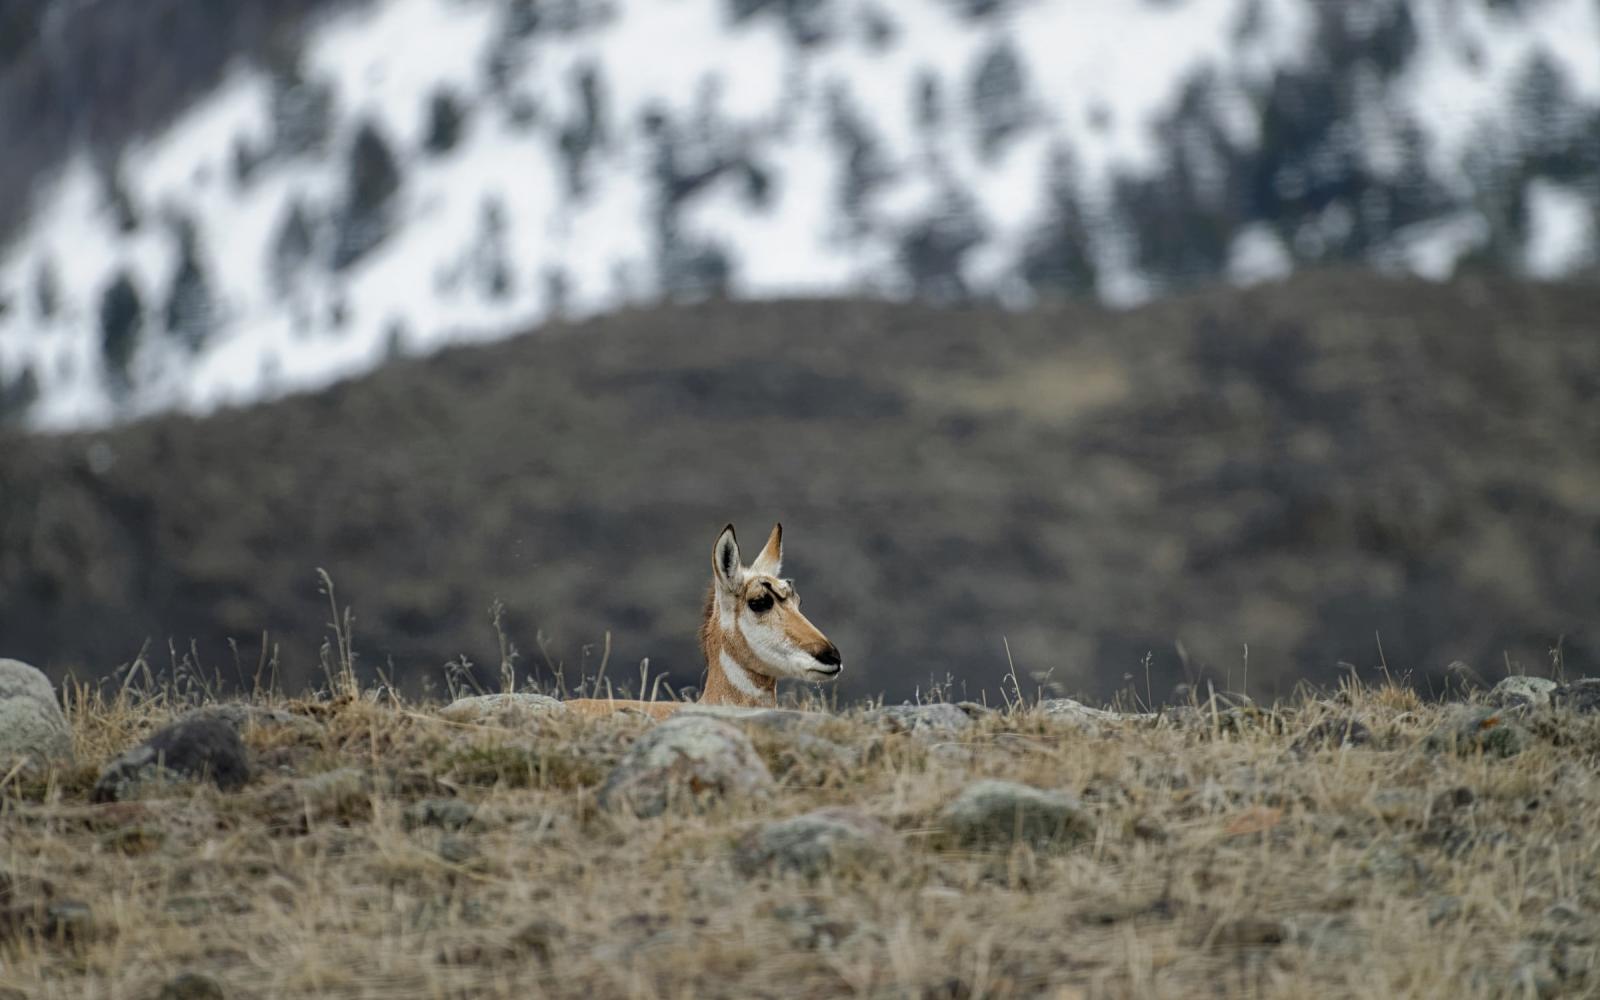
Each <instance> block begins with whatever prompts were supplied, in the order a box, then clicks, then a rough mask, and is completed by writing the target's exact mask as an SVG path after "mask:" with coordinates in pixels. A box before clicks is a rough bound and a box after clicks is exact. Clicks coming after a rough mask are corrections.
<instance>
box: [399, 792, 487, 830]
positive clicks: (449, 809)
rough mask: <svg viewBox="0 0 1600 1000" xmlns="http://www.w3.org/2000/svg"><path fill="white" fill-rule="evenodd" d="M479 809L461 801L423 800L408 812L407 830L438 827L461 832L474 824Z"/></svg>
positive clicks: (412, 806)
mask: <svg viewBox="0 0 1600 1000" xmlns="http://www.w3.org/2000/svg"><path fill="white" fill-rule="evenodd" d="M476 813H477V809H476V808H475V807H474V806H473V805H472V804H471V803H470V802H463V801H461V800H460V799H423V800H422V801H420V802H414V803H412V805H411V806H410V808H408V809H407V810H406V813H405V824H406V828H407V829H415V828H416V827H419V826H436V827H439V828H440V829H444V830H460V829H462V828H464V827H466V826H467V824H469V823H471V822H472V817H473V816H474V815H475V814H476Z"/></svg>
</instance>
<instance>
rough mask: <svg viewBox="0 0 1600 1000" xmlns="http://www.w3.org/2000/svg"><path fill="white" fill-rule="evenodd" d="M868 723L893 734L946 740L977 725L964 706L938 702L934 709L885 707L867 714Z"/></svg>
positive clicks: (919, 706) (909, 706)
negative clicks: (882, 727)
mask: <svg viewBox="0 0 1600 1000" xmlns="http://www.w3.org/2000/svg"><path fill="white" fill-rule="evenodd" d="M862 718H863V719H865V720H866V721H868V722H871V723H875V724H877V725H881V726H884V727H885V728H887V729H889V730H890V731H891V732H896V733H910V734H911V735H913V736H925V737H935V738H943V737H947V736H953V735H955V734H956V733H959V732H961V731H963V730H966V729H971V728H972V726H973V725H974V723H973V721H972V716H971V715H970V714H969V713H968V712H967V711H966V710H965V709H963V708H962V707H961V706H959V705H951V704H947V703H944V702H937V703H934V704H931V705H885V706H883V707H882V708H874V709H871V710H870V711H868V712H866V713H864V714H863V715H862Z"/></svg>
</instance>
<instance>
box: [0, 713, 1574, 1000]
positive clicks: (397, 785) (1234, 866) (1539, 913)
mask: <svg viewBox="0 0 1600 1000" xmlns="http://www.w3.org/2000/svg"><path fill="white" fill-rule="evenodd" d="M69 700H70V701H71V707H72V710H73V711H72V723H73V725H74V728H75V731H76V734H77V741H78V749H79V752H80V762H81V763H80V767H79V768H77V769H75V770H69V771H64V772H58V773H56V774H53V775H49V776H45V777H39V778H29V779H21V778H17V779H14V780H12V781H11V782H10V783H9V784H8V785H7V786H6V787H5V789H4V792H3V795H4V798H3V799H0V872H3V873H4V875H5V878H4V879H0V892H6V891H9V893H10V896H11V898H10V900H8V901H6V912H7V913H8V914H9V916H8V917H7V919H6V920H5V921H4V922H0V983H4V984H6V985H8V986H11V987H14V988H16V989H20V990H21V995H23V996H25V997H29V998H43V997H73V998H78V997H82V998H122V997H129V998H146V997H154V996H156V995H157V993H158V991H159V989H160V986H161V984H162V983H164V982H166V981H168V980H170V979H172V978H173V977H174V976H177V975H178V974H180V973H184V972H196V973H201V974H204V975H208V976H211V977H213V978H214V979H215V980H217V981H218V982H219V983H221V984H223V986H224V988H225V990H226V993H227V995H228V996H229V997H440V998H443V997H501V996H504V997H525V996H542V995H550V996H573V997H586V998H595V997H611V996H628V997H657V996H660V997H759V996H808V997H809V996H819V997H821V996H830V997H831V996H866V997H913V998H923V997H927V998H934V997H939V998H957V997H980V996H985V997H986V996H994V997H1010V996H1051V997H1062V998H1065V997H1080V996H1081V997H1100V996H1106V997H1121V996H1138V997H1190V996H1211V995H1237V996H1292V997H1297V998H1307V997H1312V996H1319V997H1320V996H1363V997H1371V996H1449V997H1452V998H1465V997H1480V996H1482V997H1488V996H1521V995H1534V991H1536V990H1544V991H1545V992H1546V993H1549V992H1552V991H1553V992H1557V993H1571V994H1583V993H1585V992H1592V991H1593V990H1594V989H1595V983H1596V982H1597V981H1600V978H1590V977H1589V976H1588V973H1587V971H1586V970H1587V968H1588V965H1589V960H1590V958H1591V956H1592V952H1593V948H1594V942H1595V940H1597V938H1596V934H1597V933H1600V931H1597V928H1600V925H1597V924H1596V923H1595V922H1594V921H1593V919H1592V916H1591V915H1593V914H1597V913H1600V889H1597V887H1596V882H1595V875H1596V870H1597V861H1600V839H1597V838H1596V837H1595V836H1594V834H1593V831H1594V830H1595V829H1596V828H1600V786H1597V784H1596V782H1595V780H1594V778H1593V774H1594V770H1595V764H1596V761H1597V751H1600V725H1597V724H1596V722H1595V721H1593V720H1590V719H1580V718H1577V717H1561V716H1554V715H1553V716H1550V717H1549V719H1548V720H1547V721H1546V722H1545V723H1541V724H1540V725H1539V726H1537V727H1535V736H1534V738H1533V739H1532V741H1531V743H1530V745H1529V747H1528V749H1527V750H1526V751H1525V752H1523V753H1522V754H1520V755H1519V756H1516V757H1514V758H1511V759H1506V760H1501V759H1488V758H1483V757H1478V756H1462V757H1457V756H1450V755H1439V754H1431V753H1429V752H1428V751H1427V750H1426V749H1425V748H1424V747H1423V745H1422V740H1423V737H1424V736H1425V735H1426V734H1427V732H1428V731H1429V730H1430V728H1431V727H1432V725H1433V724H1434V722H1435V717H1436V716H1437V715H1438V714H1439V713H1440V712H1441V711H1442V709H1441V708H1439V707H1436V706H1424V705H1417V704H1415V703H1413V702H1412V701H1411V700H1410V699H1408V698H1405V697H1402V696H1399V695H1397V693H1396V692H1393V691H1383V690H1379V691H1370V690H1357V691H1353V692H1352V691H1345V692H1342V693H1341V695H1339V696H1337V697H1334V698H1330V699H1326V700H1314V699H1309V698H1308V699H1305V700H1302V701H1299V702H1296V703H1294V704H1293V705H1289V706H1285V707H1281V708H1279V709H1277V710H1274V711H1271V712H1263V713H1237V714H1236V715H1235V716H1233V717H1232V718H1231V719H1227V718H1220V717H1213V721H1214V722H1220V723H1223V724H1222V725H1216V724H1207V723H1192V724H1190V725H1187V726H1185V725H1174V724H1167V723H1162V724H1159V725H1150V724H1143V723H1140V724H1135V723H1128V724H1121V725H1118V726H1115V727H1111V728H1108V729H1106V730H1105V731H1103V732H1096V733H1084V732H1080V731H1079V730H1077V729H1075V728H1072V727H1070V726H1067V725H1065V724H1062V723H1060V722H1054V721H1052V720H1050V719H1048V718H1047V717H1045V715H1044V714H1043V713H1041V712H1039V711H1038V710H1037V709H1026V708H1025V709H1021V710H1016V711H1008V712H1000V713H993V714H990V715H987V716H985V717H984V718H982V719H981V720H980V721H979V723H978V725H977V726H976V727H975V728H973V729H972V730H969V731H968V732H966V733H965V734H964V735H963V736H962V737H961V738H960V739H959V740H952V741H944V742H939V741H931V740H926V739H918V738H914V737H912V736H908V735H903V734H891V733H886V732H885V731H884V730H882V729H881V728H878V727H877V726H875V725H873V724H872V723H871V722H870V721H868V720H866V719H864V718H862V717H861V713H859V712H848V713H845V714H843V715H841V716H840V717H839V718H838V719H837V720H833V721H829V722H827V723H826V724H825V725H824V726H823V727H822V728H821V729H820V730H819V733H820V735H821V736H823V737H825V738H827V739H828V740H830V741H833V742H834V743H837V744H839V745H841V746H844V747H847V748H853V749H855V750H856V751H860V752H859V753H857V754H855V756H857V757H858V758H859V760H858V761H857V762H856V763H847V762H844V761H845V760H846V756H844V755H839V754H835V753H832V752H831V751H830V750H829V748H828V747H827V745H826V744H814V743H808V744H804V745H801V744H797V743H796V742H795V741H794V738H793V737H792V736H791V735H785V734H783V733H776V732H769V731H765V730H761V729H752V730H751V737H752V739H753V740H754V741H755V743H756V746H757V748H758V750H759V751H760V752H761V754H762V755H763V757H764V758H765V759H766V760H767V762H768V763H769V765H770V766H771V768H772V770H773V773H774V775H775V776H776V777H777V778H778V791H777V792H776V793H775V794H774V795H773V796H772V797H771V798H769V799H766V800H751V801H732V802H726V803H723V804H721V805H718V806H716V807H714V808H711V809H710V810H709V811H706V812H702V813H675V814H669V815H667V816H665V817H662V818H659V819H652V820H636V819H633V818H632V817H622V816H618V815H614V814H611V813H607V812H605V811H602V810H600V809H599V808H597V806H596V804H595V792H596V789H597V787H598V785H599V783H600V781H601V780H602V779H603V778H604V776H605V774H606V773H607V771H608V770H609V768H610V767H611V766H612V764H613V763H614V762H615V761H616V760H617V759H618V758H619V757H620V756H621V754H622V753H623V752H624V751H625V749H626V747H627V745H628V744H629V743H630V742H631V741H632V740H633V739H635V738H636V737H637V736H638V735H639V734H640V733H641V732H643V731H644V730H645V728H646V727H647V725H648V723H646V722H645V721H644V720H641V719H637V718H626V717H624V718H617V719H612V720H600V721H587V722H586V721H583V720H576V719H574V720H559V721H551V722H549V723H547V724H544V725H541V726H539V727H537V728H536V729H528V730H523V731H508V730H496V729H484V728H477V727H471V726H461V725H452V724H448V723H445V722H444V721H442V720H440V719H438V718H436V717H435V716H434V715H433V714H432V713H431V712H430V709H429V706H426V705H393V704H378V703H375V702H373V701H371V700H367V699H363V698H360V697H357V698H346V699H344V700H342V701H335V702H300V703H287V704H285V705H284V707H288V708H290V709H291V710H293V711H294V712H296V713H297V714H300V715H304V716H306V717H308V718H310V719H314V720H315V721H316V723H317V724H316V726H314V727H305V728H260V727H257V728H251V729H250V730H248V731H247V733H246V742H247V744H248V745H249V746H250V748H251V750H252V752H253V755H254V758H255V763H256V766H257V771H258V774H257V777H256V779H255V780H254V781H253V782H252V783H251V784H250V785H249V786H247V787H246V788H245V789H244V790H243V791H242V792H239V793H236V794H231V795H229V794H222V793H220V792H218V791H217V790H215V789H214V788H210V787H207V786H180V787H177V788H171V789H168V790H167V791H165V792H162V793H160V794H159V795H157V796H155V797H151V798H147V799H144V800H141V801H139V802H136V803H131V804H130V803H121V804H114V805H103V806H94V805H90V804H89V803H88V798H87V789H88V785H89V784H90V783H91V781H92V778H93V773H94V768H95V767H96V766H98V765H99V764H100V763H101V762H103V761H104V760H105V759H106V758H107V757H108V756H109V755H111V754H112V753H114V752H116V751H118V750H120V749H123V748H125V747H126V746H128V745H130V744H131V743H132V742H134V741H136V740H137V739H138V738H139V737H141V736H142V735H143V734H145V733H146V732H148V731H149V730H150V729H152V728H153V727H155V726H157V725H158V724H160V723H162V722H163V721H165V720H166V719H168V718H170V717H171V716H172V715H173V714H174V713H175V711H176V710H177V708H178V706H177V705H176V704H174V703H173V702H171V701H164V700H162V699H160V698H154V699H134V698H129V697H124V698H119V699H114V700H106V699H102V698H99V697H97V696H95V695H93V694H92V693H88V692H84V691H76V692H71V693H70V697H69ZM1352 715H1353V716H1355V717H1358V718H1360V719H1362V720H1363V721H1364V722H1365V723H1366V724H1367V725H1368V726H1370V728H1371V732H1372V734H1373V742H1372V743H1371V744H1369V745H1366V746H1362V747H1348V748H1342V749H1333V748H1326V747H1323V748H1318V749H1313V750H1310V751H1306V752H1299V751H1294V750H1291V745H1292V744H1293V743H1294V741H1295V740H1296V739H1297V738H1299V737H1301V736H1303V735H1304V734H1306V733H1307V732H1308V731H1311V730H1312V728H1313V727H1314V726H1315V725H1316V724H1317V723H1318V722H1320V721H1323V720H1324V719H1328V718H1344V717H1349V716H1352ZM976 777H1002V778H1008V779H1013V780H1017V781H1023V782H1028V783H1031V784H1034V785H1037V786H1040V787H1044V788H1056V789H1065V790H1069V791H1071V792H1073V793H1075V794H1077V795H1079V796H1080V797H1081V798H1082V799H1083V801H1084V802H1085V803H1086V805H1087V806H1088V807H1089V808H1090V810H1091V811H1092V812H1093V813H1094V815H1095V817H1096V819H1097V823H1098V831H1099V832H1098V835H1097V836H1096V837H1095V838H1094V839H1093V840H1092V842H1090V843H1087V844H1083V845H1080V846H1078V847H1076V848H1074V849H1071V850H1066V851H1062V852H1058V853H1041V854H1035V853H1033V852H1032V851H1031V850H1029V849H1028V848H1025V847H1018V848H1015V849H1013V850H1012V851H1010V852H1008V853H993V854H983V853H963V852H954V851H949V850H940V849H938V848H937V847H936V845H935V843H934V841H933V839H932V838H930V837H929V836H928V834H929V832H930V829H931V827H932V824H933V820H934V817H935V815H936V814H937V811H938V810H939V808H940V807H941V806H942V805H943V804H944V803H945V802H947V801H948V800H949V799H950V798H951V797H952V796H953V795H955V794H956V792H957V791H958V790H959V789H960V788H961V787H962V786H963V785H964V784H965V783H967V782H968V781H970V780H972V779H973V778H976ZM440 798H456V799H459V800H461V801H463V802H465V803H468V804H470V805H471V806H473V807H474V808H475V813H474V818H473V820H472V822H471V823H470V825H468V826H466V827H465V828H464V829H460V830H449V829H443V828H440V827H439V826H435V825H426V824H422V825H419V824H418V823H416V822H415V809H414V806H415V804H416V803H417V802H419V801H422V800H425V799H440ZM826 805H851V806H854V807H857V808H859V809H861V810H863V811H865V812H867V813H870V814H872V815H873V816H875V817H877V818H878V819H880V820H881V821H883V822H884V823H885V824H886V825H888V826H889V827H891V828H892V829H893V830H894V831H895V835H896V837H897V838H898V839H899V841H900V845H899V850H898V852H897V853H896V855H895V857H896V859H897V860H896V861H895V863H894V864H893V865H892V866H890V867H888V868H887V869H882V870H879V869H871V870H868V869H861V870H854V869H847V870H843V871H838V872H835V873H834V874H832V875H829V876H825V877H824V878H823V879H821V880H819V881H806V880H804V879H800V878H797V877H759V878H755V879H746V878H743V877H741V876H739V875H738V874H736V873H735V871H734V868H733V866H732V865H731V862H730V848H731V845H732V843H733V842H734V841H735V839H736V838H737V837H738V836H739V835H740V834H741V833H742V832H743V831H745V830H747V829H748V828H750V827H751V826H752V825H753V824H756V823H758V822H760V821H763V820H770V819H774V818H779V817H784V816H789V815H793V814H796V813H800V812H803V811H807V810H810V809H813V808H817V807H821V806H826ZM408 817H410V819H408ZM7 879H8V880H9V882H8V881H7ZM8 884H9V890H7V889H5V888H4V887H5V886H7V885H8ZM64 900H78V901H82V902H85V903H87V904H88V905H89V907H90V913H91V916H90V917H89V919H88V921H87V923H86V924H85V923H82V922H78V923H73V922H71V921H61V920H56V921H54V922H53V923H52V921H51V919H50V918H49V916H48V912H49V908H50V907H51V906H52V905H57V904H59V903H61V901H64ZM4 994H5V990H4V989H0V995H4Z"/></svg>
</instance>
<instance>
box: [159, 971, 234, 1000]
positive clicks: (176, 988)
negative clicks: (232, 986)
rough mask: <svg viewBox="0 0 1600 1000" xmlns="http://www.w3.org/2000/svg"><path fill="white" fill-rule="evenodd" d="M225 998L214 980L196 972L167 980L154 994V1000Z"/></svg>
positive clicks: (223, 999)
mask: <svg viewBox="0 0 1600 1000" xmlns="http://www.w3.org/2000/svg"><path fill="white" fill-rule="evenodd" d="M226 997H227V994H226V993H224V992H222V987H221V986H219V985H218V984H217V981H216V980H215V979H212V978H211V977H210V976H202V975H200V974H199V973H197V972H185V973H184V974H183V975H181V976H178V977H177V978H176V979H170V980H168V981H167V982H166V984H165V985H163V986H162V987H161V992H160V993H157V994H156V1000H225V998H226Z"/></svg>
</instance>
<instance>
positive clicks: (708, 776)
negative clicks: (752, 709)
mask: <svg viewBox="0 0 1600 1000" xmlns="http://www.w3.org/2000/svg"><path fill="white" fill-rule="evenodd" d="M771 787H772V774H771V772H769V771H768V770H767V765H766V764H765V763H764V762H762V760H761V757H760V756H759V755H757V753H756V751H755V747H753V746H751V745H750V740H749V738H748V737H747V736H745V734H744V733H743V732H741V731H740V730H739V729H738V728H737V727H735V726H732V725H729V724H728V723H727V722H724V721H722V720H721V719H713V718H709V717H707V716H703V715H700V716H693V715H691V716H677V717H674V718H670V719H668V720H667V721H665V722H663V723H661V724H660V725H658V726H656V727H655V728H654V729H652V730H650V731H649V732H647V733H645V734H644V735H643V736H641V737H640V738H639V739H638V740H637V741H636V742H635V743H634V744H633V746H631V747H629V748H628V752H627V753H626V754H624V755H623V758H622V760H621V761H619V762H618V763H617V766H616V767H615V768H613V769H612V771H611V773H610V774H609V775H607V776H606V780H605V783H604V784H603V785H601V787H600V794H599V797H598V798H599V803H600V806H601V807H602V808H604V809H618V808H627V809H631V810H632V811H633V813H634V815H636V816H640V817H649V816H659V815H660V814H661V813H663V812H665V811H666V810H667V809H668V808H669V807H671V806H673V805H676V804H680V803H692V804H693V805H694V806H696V807H702V806H705V805H707V804H709V803H711V802H714V801H716V800H718V799H721V798H723V797H725V796H729V795H761V794H765V793H766V791H767V790H768V789H769V788H771Z"/></svg>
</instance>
